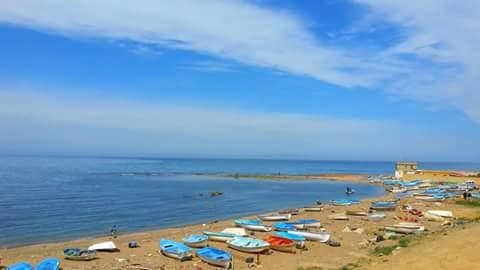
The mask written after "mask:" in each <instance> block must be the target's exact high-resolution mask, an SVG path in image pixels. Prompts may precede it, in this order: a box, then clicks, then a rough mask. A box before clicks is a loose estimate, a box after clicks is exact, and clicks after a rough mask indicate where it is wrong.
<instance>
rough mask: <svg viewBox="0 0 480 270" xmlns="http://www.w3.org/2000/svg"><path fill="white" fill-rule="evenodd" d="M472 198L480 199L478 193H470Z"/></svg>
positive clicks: (479, 193)
mask: <svg viewBox="0 0 480 270" xmlns="http://www.w3.org/2000/svg"><path fill="white" fill-rule="evenodd" d="M470 194H471V196H472V198H474V199H480V192H472V193H470Z"/></svg>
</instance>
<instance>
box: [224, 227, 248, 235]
mask: <svg viewBox="0 0 480 270" xmlns="http://www.w3.org/2000/svg"><path fill="white" fill-rule="evenodd" d="M222 233H231V234H235V235H236V236H247V231H246V230H245V229H244V228H225V229H223V230H222Z"/></svg>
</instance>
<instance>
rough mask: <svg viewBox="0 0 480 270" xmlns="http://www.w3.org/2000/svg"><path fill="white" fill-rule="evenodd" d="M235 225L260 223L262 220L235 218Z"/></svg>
mask: <svg viewBox="0 0 480 270" xmlns="http://www.w3.org/2000/svg"><path fill="white" fill-rule="evenodd" d="M234 223H235V225H237V226H239V227H243V226H244V225H261V224H262V221H261V220H258V219H236V220H235V221H234Z"/></svg>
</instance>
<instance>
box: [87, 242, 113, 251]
mask: <svg viewBox="0 0 480 270" xmlns="http://www.w3.org/2000/svg"><path fill="white" fill-rule="evenodd" d="M88 250H95V251H117V250H118V248H117V246H116V245H115V243H113V242H112V241H107V242H101V243H98V244H94V245H91V246H89V247H88Z"/></svg>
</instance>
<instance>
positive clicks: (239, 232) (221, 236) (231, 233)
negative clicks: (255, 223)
mask: <svg viewBox="0 0 480 270" xmlns="http://www.w3.org/2000/svg"><path fill="white" fill-rule="evenodd" d="M203 234H205V235H206V236H208V239H209V240H212V241H218V242H226V241H228V240H232V239H233V238H235V237H238V236H246V235H247V231H245V229H244V228H227V229H224V230H223V231H221V232H208V231H205V232H203Z"/></svg>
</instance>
